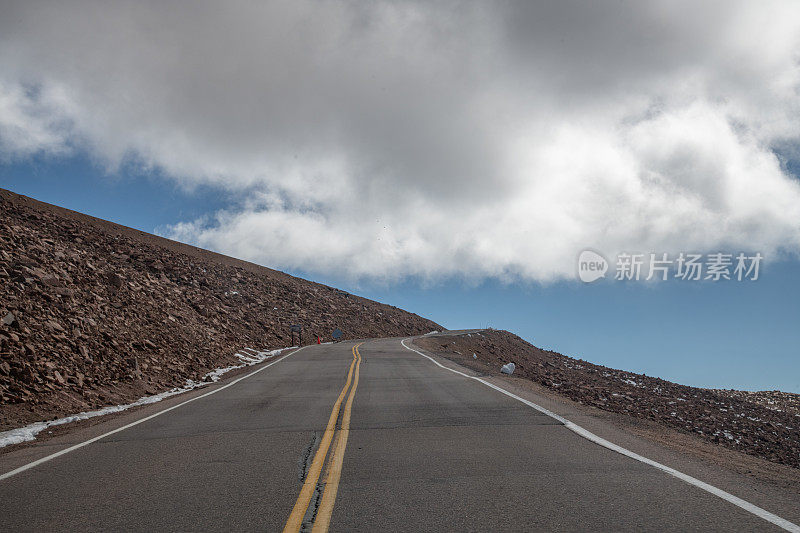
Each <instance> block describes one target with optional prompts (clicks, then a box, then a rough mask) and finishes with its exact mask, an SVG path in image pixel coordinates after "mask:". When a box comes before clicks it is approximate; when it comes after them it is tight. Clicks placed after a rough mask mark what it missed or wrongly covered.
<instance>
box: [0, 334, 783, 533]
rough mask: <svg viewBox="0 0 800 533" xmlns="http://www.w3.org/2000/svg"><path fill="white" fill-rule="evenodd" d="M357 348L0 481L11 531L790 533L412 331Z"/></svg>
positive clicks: (308, 355)
mask: <svg viewBox="0 0 800 533" xmlns="http://www.w3.org/2000/svg"><path fill="white" fill-rule="evenodd" d="M353 347H354V343H339V344H335V345H321V346H311V347H307V348H305V349H303V350H301V351H299V352H297V353H294V354H293V355H291V356H289V357H288V358H286V359H283V360H281V361H280V362H278V363H275V364H273V365H272V366H270V367H269V368H265V369H263V371H260V372H258V373H257V374H254V375H252V376H250V377H248V378H246V379H243V380H241V381H239V382H237V383H235V384H234V385H231V386H229V387H227V388H225V389H224V390H219V392H218V393H215V394H212V395H209V396H207V397H202V398H199V399H197V400H195V401H192V402H191V403H188V404H186V405H182V406H180V407H178V408H176V409H173V410H171V411H169V412H166V413H164V414H162V415H160V416H157V417H155V418H152V419H150V420H147V421H145V422H143V423H140V424H138V425H136V426H134V427H130V428H128V429H125V430H124V431H120V432H117V433H114V434H113V435H110V436H107V437H105V438H102V439H100V440H98V441H97V442H93V443H91V444H89V445H87V446H84V447H82V448H80V449H77V450H74V451H72V452H70V453H67V454H64V455H62V456H60V457H57V458H55V459H53V460H51V461H48V462H45V463H43V464H40V465H38V466H35V467H33V468H30V469H28V470H25V471H23V472H20V473H18V474H16V475H14V476H12V477H10V478H8V479H4V480H2V481H0V502H2V503H0V531H54V530H58V531H66V530H69V531H89V530H92V531H97V530H102V531H109V530H146V531H164V530H167V531H232V530H237V531H281V530H282V529H283V528H284V526H286V524H287V520H288V519H289V518H290V516H291V514H292V511H293V509H295V508H302V509H301V512H300V514H299V516H300V523H302V524H303V527H304V528H305V529H310V528H311V527H312V525H313V524H314V523H316V525H317V529H318V530H319V529H320V528H322V529H324V524H322V525H321V524H320V521H321V519H320V515H321V514H323V513H322V509H324V507H325V503H324V502H325V500H326V498H327V500H328V506H329V508H328V512H329V516H330V530H331V531H371V532H374V531H499V530H507V531H532V530H547V531H555V530H558V531H576V530H577V531H585V530H592V531H612V530H613V531H620V530H628V531H647V530H652V531H695V530H698V531H699V530H703V531H708V530H725V531H732V530H736V531H770V530H778V529H777V528H775V526H773V525H772V524H770V523H768V522H766V521H764V520H762V519H761V518H759V517H756V516H754V515H753V514H751V513H748V512H746V511H744V510H742V509H740V508H738V507H736V506H734V505H732V504H730V503H729V502H726V501H723V500H722V499H720V498H718V497H716V496H714V495H712V494H709V493H708V492H706V491H703V490H700V489H698V488H696V487H693V486H690V485H688V484H687V483H685V482H683V481H681V480H679V479H676V478H674V477H671V476H669V475H666V474H664V473H663V472H660V471H658V470H656V469H655V468H652V467H651V466H648V465H646V464H643V463H641V462H638V461H635V460H632V459H630V458H628V457H625V456H623V455H620V454H618V453H615V452H613V451H611V450H608V449H606V448H603V447H601V446H598V445H597V444H594V443H592V442H590V441H588V440H586V439H583V438H581V437H580V436H578V435H576V434H575V433H574V432H572V431H569V430H568V429H567V428H565V427H564V426H563V425H562V424H561V423H559V422H558V421H556V420H554V419H553V418H550V417H548V416H546V415H544V414H541V413H539V412H537V411H535V410H534V409H532V408H530V407H528V406H526V405H524V404H522V403H520V402H519V401H516V400H514V399H513V398H510V397H508V396H505V395H503V394H501V393H498V392H497V391H495V390H492V389H491V388H489V387H486V386H485V385H483V384H481V383H479V382H476V381H474V380H470V379H466V378H464V377H463V376H459V375H457V374H454V373H451V372H448V371H446V370H443V369H441V368H439V367H437V366H436V365H434V364H433V363H432V362H431V361H429V360H427V359H425V358H423V357H421V356H420V355H418V354H416V353H414V352H411V351H408V350H406V349H405V348H404V347H403V346H401V344H400V340H399V339H384V340H369V341H366V342H365V343H363V344H361V345H360V346H359V349H358V353H360V358H359V357H358V356H357V355H356V352H355V350H354V349H353ZM356 380H357V381H356ZM356 384H357V387H356V388H355V390H354V385H356ZM346 385H349V387H346ZM337 399H340V401H339V405H338V408H339V409H338V411H337V410H336V409H335V404H336V403H337ZM348 405H349V409H350V410H348ZM154 409H155V410H156V411H157V410H158V409H157V408H155V407H154ZM332 413H333V416H332ZM134 418H135V417H134ZM139 418H141V416H139ZM347 418H349V420H346V419H347ZM331 420H332V421H333V425H334V429H336V428H339V429H338V430H336V431H333V430H331V431H329V437H331V438H330V442H329V447H328V448H327V451H328V453H327V454H324V453H318V451H319V450H320V449H322V448H323V447H324V446H323V447H321V446H320V444H321V443H323V444H324V443H325V440H326V437H325V432H326V431H325V430H326V426H328V425H329V422H331ZM117 425H120V424H119V423H118V424H117ZM112 426H113V423H112ZM112 426H109V427H112ZM343 427H345V429H347V427H349V431H342V428H343ZM343 437H346V438H343ZM343 441H344V442H343ZM75 442H78V441H77V440H73V441H70V442H68V443H63V444H62V443H54V444H48V445H47V446H39V448H38V451H36V452H28V453H29V454H30V458H31V459H32V458H34V456H35V455H36V454H37V453H38V454H39V456H43V455H46V454H47V453H53V452H56V451H58V450H59V449H63V448H65V447H66V446H67V444H74V443H75ZM14 453H17V452H12V454H6V455H11V456H12V457H11V458H10V459H9V458H6V459H5V460H4V461H0V466H3V469H2V470H0V473H3V472H6V471H8V470H9V467H8V466H7V465H8V464H10V461H12V459H14V457H13V455H14ZM20 453H24V452H20ZM17 455H19V453H17ZM317 456H319V461H318V465H321V466H322V470H321V471H320V472H319V484H317V483H310V486H311V492H313V494H312V495H311V499H310V503H309V505H308V508H307V509H306V508H305V507H303V504H302V502H301V504H298V501H299V496H300V495H301V492H302V487H303V486H304V482H305V480H306V479H308V475H309V472H310V471H312V470H313V468H312V466H313V463H314V458H315V457H317ZM337 461H338V463H339V466H340V467H341V469H340V470H339V471H337V467H336V464H337ZM18 462H19V460H18ZM17 466H18V465H17ZM334 485H335V489H334V488H333V487H334ZM314 489H317V490H314ZM326 493H329V495H328V496H326V495H325V494H326ZM331 495H332V496H331ZM295 514H297V512H296V513H295Z"/></svg>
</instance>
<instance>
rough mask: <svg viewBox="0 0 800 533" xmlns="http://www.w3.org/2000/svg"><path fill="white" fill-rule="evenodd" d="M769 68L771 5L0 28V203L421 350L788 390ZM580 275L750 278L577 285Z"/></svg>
mask: <svg viewBox="0 0 800 533" xmlns="http://www.w3.org/2000/svg"><path fill="white" fill-rule="evenodd" d="M209 35H213V36H214V38H213V39H209V37H208V36H209ZM765 35H766V36H768V38H764V36H765ZM798 57H800V4H798V3H797V2H772V3H767V4H764V3H760V2H735V3H726V4H724V5H723V4H719V3H712V2H700V3H698V2H688V1H687V2H680V1H670V2H627V3H619V2H595V3H579V2H553V3H547V2H545V3H537V2H504V3H501V4H492V5H491V6H489V5H488V4H487V3H485V2H479V1H477V0H465V1H463V2H458V3H444V2H443V3H420V2H392V1H390V0H375V1H373V2H346V1H338V0H332V1H328V2H316V1H315V0H293V1H292V2H284V3H281V2H263V3H242V4H239V3H235V2H234V3H230V2H197V3H196V4H195V5H194V8H193V9H192V10H185V9H183V8H182V7H181V6H180V5H177V4H173V3H158V2H156V3H147V2H136V1H133V0H131V1H128V0H122V1H120V2H113V3H111V2H108V3H103V4H89V3H77V4H75V3H63V2H62V3H57V2H53V3H52V4H50V5H47V6H41V5H40V4H39V3H32V2H10V3H7V5H4V6H3V16H2V17H0V185H2V186H4V187H7V188H9V189H11V190H14V191H16V192H20V193H22V194H28V195H30V196H33V197H35V198H38V199H41V200H44V201H47V202H52V203H55V204H59V205H63V206H66V207H69V208H72V209H76V210H78V211H82V212H85V213H89V214H92V215H95V216H99V217H101V218H105V219H108V220H112V221H115V222H118V223H121V224H125V225H128V226H132V227H135V228H138V229H141V230H144V231H150V232H154V231H155V232H159V233H160V234H162V235H167V236H169V237H171V238H174V239H178V240H181V241H184V242H189V243H192V244H195V245H198V246H201V247H204V248H209V249H212V250H216V251H219V252H222V253H226V254H228V255H232V256H236V257H240V258H243V259H247V260H250V261H253V262H256V263H259V264H263V265H266V266H270V267H273V268H277V269H279V270H283V271H287V272H290V273H293V274H296V275H299V276H302V277H306V278H310V279H314V280H317V281H320V282H323V283H327V284H329V285H333V286H337V287H341V288H343V289H345V290H349V291H351V292H355V293H358V294H362V295H364V296H367V297H371V298H374V299H377V300H380V301H384V302H387V303H391V304H394V305H397V306H399V307H403V308H406V309H409V310H411V311H414V312H417V313H419V314H420V315H423V316H428V317H430V318H432V319H434V320H436V321H438V322H440V323H442V324H444V325H445V326H447V327H449V328H465V327H476V326H477V327H480V326H486V325H491V326H493V327H497V328H505V329H509V330H511V331H514V332H515V333H518V334H519V335H521V336H522V337H524V338H526V339H528V340H530V341H532V342H533V343H535V344H537V345H539V346H542V347H546V348H552V349H555V350H558V351H561V352H563V353H565V354H568V355H572V356H577V357H582V358H584V359H586V360H589V361H593V362H596V363H602V364H606V365H609V366H612V367H617V368H624V369H628V370H634V371H638V372H645V373H647V374H652V375H657V376H661V377H664V378H667V379H671V380H674V381H678V382H681V383H686V384H692V385H704V386H709V387H737V388H749V389H776V388H777V389H783V390H789V391H797V392H800V377H799V376H800V358H798V355H800V353H799V351H798V346H799V345H800V343H798V340H800V339H798V329H800V328H798V327H797V325H798V324H800V320H799V319H800V304H798V301H800V298H798V296H800V294H799V293H800V282H799V281H798V279H797V275H796V273H797V272H798V266H799V265H800V263H798V259H797V258H798V257H800V179H798V169H799V168H800V149H799V148H800V64H798V61H797V58H798ZM587 249H593V250H596V251H599V252H602V253H603V254H604V255H605V257H606V258H608V259H611V260H612V264H613V259H615V258H616V257H618V254H620V253H624V252H638V253H645V254H648V253H669V254H670V256H671V257H673V258H674V257H676V256H677V255H678V254H679V253H680V252H687V253H688V252H697V253H701V254H704V255H708V254H712V253H715V252H726V253H732V254H736V253H738V252H748V253H755V252H759V253H762V254H763V255H764V257H765V263H764V264H763V266H762V272H761V277H760V279H759V280H758V281H755V282H748V281H745V282H736V281H730V282H720V283H710V282H688V281H675V280H673V281H667V282H659V283H645V282H615V281H612V280H602V281H596V282H594V283H592V284H590V285H584V284H581V283H579V282H578V281H577V280H576V260H577V257H578V255H579V254H580V253H581V252H582V251H583V250H587Z"/></svg>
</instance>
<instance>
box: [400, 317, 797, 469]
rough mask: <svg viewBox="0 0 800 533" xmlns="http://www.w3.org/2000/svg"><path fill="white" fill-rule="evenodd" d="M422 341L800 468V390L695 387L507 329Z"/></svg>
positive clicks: (488, 367)
mask: <svg viewBox="0 0 800 533" xmlns="http://www.w3.org/2000/svg"><path fill="white" fill-rule="evenodd" d="M415 343H416V344H417V345H419V346H420V347H422V348H423V349H425V350H428V351H430V352H433V353H436V354H439V355H442V356H444V357H447V358H449V359H452V360H454V361H456V362H458V363H459V364H462V365H464V366H467V367H469V368H472V369H473V370H476V371H478V372H481V373H486V374H496V373H499V372H500V367H501V365H503V364H506V363H509V362H513V363H514V364H515V365H516V369H515V371H514V376H519V377H523V378H527V379H529V380H531V381H533V382H535V383H538V384H540V385H543V386H545V387H547V388H548V389H551V390H553V391H555V392H558V393H559V394H561V395H564V396H566V397H567V398H569V399H571V400H574V401H577V402H580V403H582V404H586V405H591V406H594V407H597V408H600V409H603V410H605V411H611V412H614V413H621V414H627V415H631V416H634V417H638V418H643V419H649V420H653V421H655V422H658V423H660V424H663V425H664V426H667V427H671V428H675V429H678V430H682V431H686V432H689V433H692V434H694V435H697V436H699V437H701V438H703V439H705V440H708V441H711V442H714V443H717V444H720V445H723V446H726V447H729V448H732V449H734V450H738V451H741V452H744V453H747V454H750V455H754V456H758V457H762V458H765V459H768V460H770V461H773V462H776V463H781V464H785V465H789V466H792V467H794V468H800V394H792V393H787V392H780V391H761V392H748V391H736V390H718V389H701V388H696V387H688V386H686V385H679V384H677V383H672V382H670V381H665V380H663V379H659V378H654V377H649V376H645V375H643V374H634V373H632V372H625V371H623V370H615V369H613V368H607V367H604V366H600V365H595V364H592V363H587V362H586V361H582V360H579V359H573V358H571V357H567V356H564V355H561V354H559V353H556V352H552V351H548V350H542V349H539V348H537V347H536V346H533V345H532V344H530V343H528V342H526V341H524V340H523V339H521V338H519V337H517V336H516V335H514V334H512V333H509V332H507V331H498V330H484V331H481V332H479V333H469V334H462V335H451V336H435V337H423V338H420V339H417V340H415ZM473 354H475V356H477V358H475V357H473Z"/></svg>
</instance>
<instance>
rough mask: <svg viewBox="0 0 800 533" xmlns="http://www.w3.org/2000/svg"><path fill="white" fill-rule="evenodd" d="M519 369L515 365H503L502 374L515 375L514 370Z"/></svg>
mask: <svg viewBox="0 0 800 533" xmlns="http://www.w3.org/2000/svg"><path fill="white" fill-rule="evenodd" d="M515 368H517V365H515V364H514V363H508V364H507V365H503V366H502V367H500V372H502V373H503V374H508V375H509V376H510V375H511V374H513V373H514V369H515Z"/></svg>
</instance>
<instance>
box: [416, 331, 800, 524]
mask: <svg viewBox="0 0 800 533" xmlns="http://www.w3.org/2000/svg"><path fill="white" fill-rule="evenodd" d="M410 339H411V337H409V338H408V339H403V340H401V341H400V344H402V345H403V347H404V348H406V349H407V350H411V351H412V352H416V353H418V354H419V355H421V356H422V357H425V358H426V359H430V360H431V361H432V362H433V363H434V364H436V365H437V366H440V367H441V368H444V369H445V370H449V371H450V372H454V373H456V374H459V375H461V376H464V377H465V378H469V379H474V380H475V381H479V382H481V383H483V384H484V385H486V386H487V387H491V388H492V389H494V390H496V391H498V392H501V393H503V394H505V395H506V396H510V397H511V398H514V399H515V400H519V401H520V402H522V403H524V404H525V405H527V406H529V407H533V408H534V409H536V410H537V411H540V412H542V413H544V414H546V415H547V416H550V417H552V418H555V419H556V420H558V421H559V422H561V423H562V424H564V426H565V427H566V428H567V429H569V430H570V431H573V432H574V433H577V434H578V435H580V436H581V437H583V438H585V439H587V440H590V441H592V442H594V443H595V444H599V445H600V446H603V447H604V448H608V449H609V450H613V451H615V452H617V453H620V454H622V455H625V456H627V457H630V458H631V459H635V460H637V461H639V462H641V463H644V464H646V465H650V466H652V467H654V468H657V469H659V470H661V471H662V472H666V473H667V474H669V475H671V476H674V477H676V478H678V479H680V480H681V481H685V482H686V483H688V484H690V485H694V486H695V487H697V488H699V489H703V490H704V491H706V492H709V493H711V494H713V495H714V496H718V497H719V498H722V499H723V500H725V501H727V502H730V503H732V504H733V505H735V506H737V507H740V508H742V509H744V510H745V511H747V512H748V513H752V514H754V515H756V516H757V517H759V518H763V519H764V520H766V521H767V522H770V523H772V524H775V525H776V526H778V527H780V528H783V529H785V530H786V531H792V532H793V533H800V526H798V525H797V524H795V523H793V522H790V521H788V520H786V519H785V518H781V517H780V516H778V515H776V514H772V513H770V512H769V511H766V510H764V509H762V508H761V507H758V506H757V505H753V504H752V503H750V502H747V501H745V500H743V499H741V498H738V497H736V496H734V495H733V494H730V493H728V492H725V491H724V490H722V489H719V488H717V487H715V486H713V485H709V484H708V483H705V482H703V481H700V480H699V479H697V478H693V477H692V476H690V475H688V474H684V473H683V472H679V471H677V470H675V469H674V468H670V467H668V466H666V465H662V464H661V463H659V462H656V461H653V460H652V459H648V458H647V457H644V456H641V455H639V454H638V453H634V452H632V451H630V450H628V449H626V448H623V447H622V446H619V445H617V444H614V443H613V442H609V441H607V440H606V439H604V438H602V437H598V436H597V435H595V434H594V433H592V432H591V431H589V430H587V429H584V428H582V427H581V426H579V425H577V424H575V423H574V422H570V421H569V420H567V419H566V418H564V417H562V416H559V415H557V414H555V413H553V412H552V411H549V410H547V409H545V408H544V407H542V406H541V405H537V404H535V403H533V402H530V401H528V400H526V399H524V398H520V397H519V396H517V395H516V394H512V393H510V392H508V391H507V390H505V389H502V388H500V387H498V386H497V385H494V384H492V383H489V382H488V381H485V380H483V379H481V378H479V377H476V376H470V375H468V374H465V373H463V372H459V371H458V370H454V369H452V368H448V367H446V366H444V365H443V364H441V363H439V362H438V361H437V360H435V359H434V358H432V357H430V356H428V355H425V354H424V353H422V352H420V351H419V350H415V349H414V348H411V347H409V346H408V345H407V344H406V341H407V340H410Z"/></svg>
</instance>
